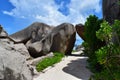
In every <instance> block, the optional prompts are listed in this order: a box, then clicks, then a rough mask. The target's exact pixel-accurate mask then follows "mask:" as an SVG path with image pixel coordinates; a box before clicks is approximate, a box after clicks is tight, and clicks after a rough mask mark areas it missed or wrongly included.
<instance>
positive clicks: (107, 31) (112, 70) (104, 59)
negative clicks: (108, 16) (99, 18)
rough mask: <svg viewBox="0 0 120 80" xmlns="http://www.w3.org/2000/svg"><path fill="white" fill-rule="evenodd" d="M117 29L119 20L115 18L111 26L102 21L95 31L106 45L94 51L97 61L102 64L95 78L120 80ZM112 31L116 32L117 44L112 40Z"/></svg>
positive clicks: (119, 53)
mask: <svg viewBox="0 0 120 80" xmlns="http://www.w3.org/2000/svg"><path fill="white" fill-rule="evenodd" d="M119 31H120V21H118V20H115V22H114V24H113V25H112V26H110V25H109V24H108V22H106V21H104V22H103V23H102V24H101V28H100V29H99V30H98V31H97V32H96V35H97V37H98V38H99V39H101V40H102V41H105V42H106V46H104V47H102V48H100V49H99V50H97V51H96V57H97V61H98V63H99V64H100V65H102V66H103V69H102V70H101V72H100V73H96V74H95V75H94V79H95V80H120V45H118V44H119V39H120V36H119V35H120V32H119ZM114 33H116V35H115V37H117V38H115V39H118V40H117V42H116V43H117V44H116V43H114V41H112V39H113V38H114V35H113V34H114ZM115 39H114V40H115Z"/></svg>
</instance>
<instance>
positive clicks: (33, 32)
mask: <svg viewBox="0 0 120 80" xmlns="http://www.w3.org/2000/svg"><path fill="white" fill-rule="evenodd" d="M51 29H52V28H51V27H50V26H49V25H47V24H44V23H39V22H35V23H33V24H32V25H30V26H28V27H27V28H25V29H23V30H21V31H18V32H16V33H14V34H12V35H10V38H11V39H13V40H14V41H15V42H16V43H24V44H25V43H26V42H27V41H29V40H31V41H32V42H36V41H40V40H41V39H42V38H43V37H45V35H47V34H48V33H49V32H50V31H51Z"/></svg>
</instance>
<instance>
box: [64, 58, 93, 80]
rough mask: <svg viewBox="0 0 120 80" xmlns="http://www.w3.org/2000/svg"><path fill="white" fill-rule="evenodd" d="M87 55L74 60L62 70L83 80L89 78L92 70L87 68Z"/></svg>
mask: <svg viewBox="0 0 120 80" xmlns="http://www.w3.org/2000/svg"><path fill="white" fill-rule="evenodd" d="M86 60H87V57H81V58H80V59H78V60H72V61H71V62H70V63H68V64H67V66H66V67H64V68H63V69H62V70H63V71H64V72H66V73H68V74H70V75H72V76H75V77H77V78H79V79H81V80H89V78H90V75H91V72H90V71H89V70H88V69H87V68H86V66H87V61H86Z"/></svg>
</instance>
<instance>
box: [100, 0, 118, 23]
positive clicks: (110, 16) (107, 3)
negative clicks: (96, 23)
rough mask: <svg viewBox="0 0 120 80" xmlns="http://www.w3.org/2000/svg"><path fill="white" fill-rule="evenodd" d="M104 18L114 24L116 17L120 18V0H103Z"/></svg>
mask: <svg viewBox="0 0 120 80" xmlns="http://www.w3.org/2000/svg"><path fill="white" fill-rule="evenodd" d="M102 9H103V18H104V19H105V20H106V21H108V22H109V23H111V24H113V22H114V20H115V19H118V20H120V2H119V0H103V1H102Z"/></svg>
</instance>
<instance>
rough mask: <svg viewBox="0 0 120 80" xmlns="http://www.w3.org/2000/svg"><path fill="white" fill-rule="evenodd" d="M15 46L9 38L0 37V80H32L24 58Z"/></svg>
mask: <svg viewBox="0 0 120 80" xmlns="http://www.w3.org/2000/svg"><path fill="white" fill-rule="evenodd" d="M16 45H17V44H16ZM16 45H15V44H14V42H12V41H10V40H9V38H7V37H6V38H5V37H4V38H1V37H0V80H32V74H31V70H30V69H29V67H28V66H27V64H26V57H25V56H24V55H22V54H21V53H20V51H18V50H19V49H20V48H16ZM23 46H24V45H21V47H23ZM22 51H24V50H22Z"/></svg>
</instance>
